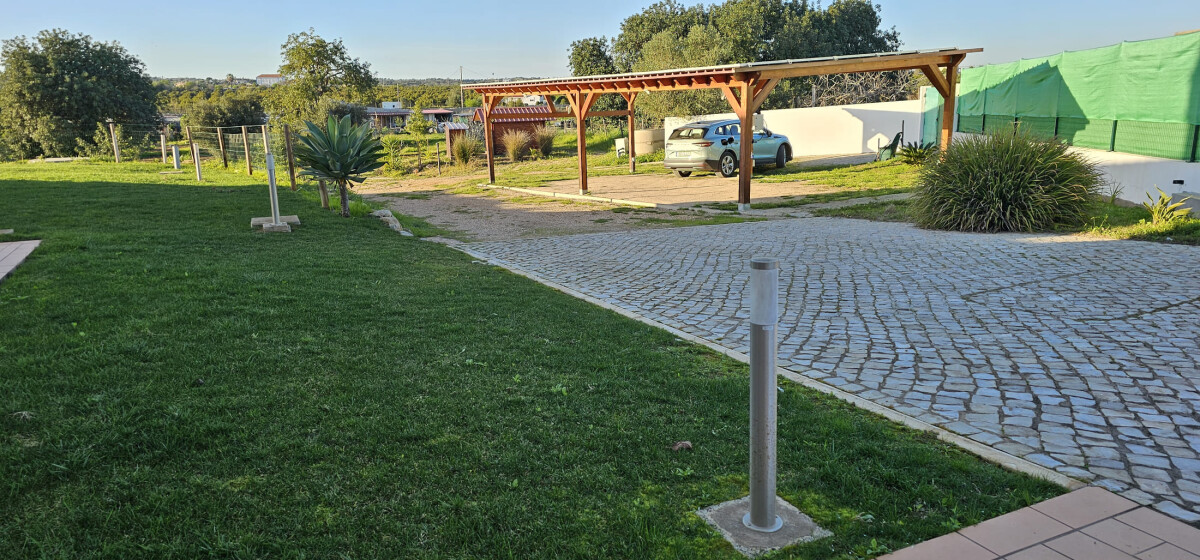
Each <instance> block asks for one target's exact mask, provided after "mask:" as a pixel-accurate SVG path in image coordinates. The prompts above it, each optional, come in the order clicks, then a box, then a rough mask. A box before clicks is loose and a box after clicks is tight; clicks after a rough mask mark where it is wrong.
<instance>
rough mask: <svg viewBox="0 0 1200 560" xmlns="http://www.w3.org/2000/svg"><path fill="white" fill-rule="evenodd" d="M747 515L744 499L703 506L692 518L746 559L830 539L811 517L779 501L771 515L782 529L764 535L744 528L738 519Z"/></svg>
mask: <svg viewBox="0 0 1200 560" xmlns="http://www.w3.org/2000/svg"><path fill="white" fill-rule="evenodd" d="M749 512H750V497H749V496H746V497H745V498H740V499H737V500H731V501H728V502H725V503H721V504H717V505H715V506H711V507H706V508H704V509H702V510H700V511H697V512H696V515H699V516H700V518H701V519H703V520H705V521H707V522H708V524H709V525H711V526H712V527H713V528H714V529H716V530H717V532H719V533H721V536H723V537H725V540H727V541H729V543H730V544H732V545H733V548H734V549H735V550H737V551H738V552H741V553H742V554H745V555H746V556H748V557H750V558H754V557H755V556H758V555H760V554H765V553H767V552H770V551H772V550H778V549H780V548H783V547H785V546H790V545H793V544H798V543H805V542H810V541H815V540H817V539H823V538H825V537H829V536H833V533H831V532H829V531H827V530H825V529H822V528H821V527H819V526H817V524H816V523H815V522H814V521H813V520H812V518H810V517H809V516H807V515H804V514H803V513H801V512H800V510H798V509H796V507H795V506H793V505H792V504H789V503H787V502H786V501H784V500H783V498H779V497H776V498H775V512H776V514H777V515H779V517H780V518H781V519H782V520H783V527H781V528H780V529H779V530H778V531H775V532H772V533H764V532H761V531H756V530H754V529H751V528H749V527H747V526H746V525H745V523H743V522H742V518H743V517H744V516H745V515H746V514H747V513H749Z"/></svg>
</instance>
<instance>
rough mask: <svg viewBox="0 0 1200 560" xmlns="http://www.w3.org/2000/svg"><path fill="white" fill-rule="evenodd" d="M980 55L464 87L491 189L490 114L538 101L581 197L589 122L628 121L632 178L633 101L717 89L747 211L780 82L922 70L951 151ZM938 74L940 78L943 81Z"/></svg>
mask: <svg viewBox="0 0 1200 560" xmlns="http://www.w3.org/2000/svg"><path fill="white" fill-rule="evenodd" d="M982 50H983V49H957V48H954V49H936V50H923V51H904V52H892V53H878V54H861V55H851V56H834V57H827V58H806V59H799V60H777V61H768V62H752V63H748V64H730V65H726V66H711V67H705V68H680V69H675V70H657V71H653V72H632V73H628V74H609V75H601V76H578V77H572V78H553V79H543V80H523V81H514V82H493V83H485V84H473V85H470V86H466V87H467V89H472V90H475V91H476V92H478V93H479V94H480V95H481V96H482V97H483V114H484V118H483V126H484V134H483V136H484V139H485V144H486V146H487V163H488V181H489V182H490V183H493V184H494V183H495V182H496V162H495V146H493V145H492V130H491V129H492V123H493V122H496V121H502V120H505V119H506V118H510V117H508V116H506V115H501V114H495V113H494V110H495V109H496V107H497V105H499V103H500V101H501V100H502V99H504V98H505V97H512V96H523V95H541V96H544V97H545V98H546V103H547V105H549V106H550V107H551V112H550V114H549V115H548V116H551V117H555V118H574V119H575V121H576V124H577V126H576V134H577V141H578V150H579V192H580V194H587V192H588V186H587V134H586V124H585V120H586V119H587V118H588V117H616V116H623V117H627V118H628V119H629V141H628V151H629V172H630V173H634V172H635V171H636V170H637V163H636V161H635V160H636V157H637V154H636V153H634V148H633V146H634V138H633V134H634V133H633V131H634V128H635V127H634V123H633V108H634V102H635V101H636V100H637V96H638V94H640V93H642V92H651V91H681V90H698V89H719V90H721V92H722V93H724V94H725V99H726V100H727V101H729V105H730V107H732V108H733V112H734V113H735V114H736V115H737V116H738V118H739V119H740V120H741V127H740V132H741V142H740V153H739V155H738V205H739V207H740V208H746V207H748V205H749V204H750V179H751V174H752V170H753V167H754V160H753V157H752V153H753V152H752V148H753V146H752V145H751V144H752V141H753V130H754V113H755V112H756V111H758V109H759V107H761V106H762V104H763V102H764V101H766V99H767V95H769V94H770V93H771V91H772V90H774V89H775V86H777V85H779V81H780V80H782V79H784V78H799V77H803V76H821V75H826V74H852V73H858V72H885V71H891V70H920V71H921V72H922V73H924V74H925V76H926V77H928V78H929V81H930V82H932V83H933V87H934V88H936V89H937V91H938V93H940V94H941V95H942V98H943V99H944V100H945V103H944V104H943V107H942V131H941V145H942V146H943V147H945V146H946V145H948V144H949V143H950V136H951V133H952V130H953V126H954V96H955V87H956V83H957V82H958V66H959V64H961V63H962V61H963V59H964V58H966V56H967V54H970V53H975V52H980V51H982ZM943 70H944V72H945V73H943ZM607 94H616V95H620V96H621V97H623V98H624V99H625V109H624V110H620V111H592V107H593V106H594V105H595V104H596V100H597V99H599V98H600V96H601V95H607ZM558 96H562V97H565V98H566V99H567V102H568V103H569V104H570V108H571V111H570V112H569V113H566V112H558V111H556V110H555V109H554V98H555V97H558Z"/></svg>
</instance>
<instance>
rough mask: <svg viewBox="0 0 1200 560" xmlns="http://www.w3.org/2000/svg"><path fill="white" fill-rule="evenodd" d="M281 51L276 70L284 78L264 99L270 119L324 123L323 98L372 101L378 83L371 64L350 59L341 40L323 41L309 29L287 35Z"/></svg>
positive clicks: (358, 101) (342, 100)
mask: <svg viewBox="0 0 1200 560" xmlns="http://www.w3.org/2000/svg"><path fill="white" fill-rule="evenodd" d="M281 54H282V55H283V65H281V66H280V67H279V73H280V74H282V75H283V77H284V79H285V81H284V83H282V84H279V85H276V86H274V87H272V88H271V89H270V90H269V91H268V94H267V98H266V102H267V109H268V112H269V113H271V116H272V118H276V119H279V120H282V121H284V122H290V123H293V124H299V123H300V122H302V121H306V120H307V121H316V122H325V120H326V117H327V116H328V115H327V114H326V113H320V111H321V109H322V106H323V105H324V106H327V103H322V101H323V100H325V101H326V102H327V101H328V100H334V101H341V102H349V103H362V102H369V101H371V100H372V97H373V93H374V88H375V86H376V85H378V82H377V80H376V79H375V76H374V74H372V73H371V65H370V64H368V63H366V62H363V61H361V60H359V59H357V58H351V57H350V55H349V53H348V52H347V50H346V46H345V45H344V44H343V43H342V40H341V39H336V40H333V41H329V40H326V39H324V38H322V37H321V36H320V35H317V33H316V31H314V30H313V29H312V28H309V30H308V31H302V32H300V33H293V34H291V35H288V38H287V41H284V43H283V45H282V46H281Z"/></svg>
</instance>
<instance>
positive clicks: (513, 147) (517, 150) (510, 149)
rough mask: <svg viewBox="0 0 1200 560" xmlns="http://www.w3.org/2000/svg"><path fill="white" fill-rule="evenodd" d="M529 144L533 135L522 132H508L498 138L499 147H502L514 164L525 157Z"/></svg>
mask: <svg viewBox="0 0 1200 560" xmlns="http://www.w3.org/2000/svg"><path fill="white" fill-rule="evenodd" d="M530 142H533V135H532V134H529V133H528V132H526V131H524V130H508V131H505V132H504V134H502V135H501V136H500V145H501V146H504V153H506V154H508V158H509V159H511V160H512V161H514V162H515V161H518V160H520V159H521V156H523V155H525V152H526V151H528V150H529V143H530Z"/></svg>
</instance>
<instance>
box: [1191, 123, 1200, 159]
mask: <svg viewBox="0 0 1200 560" xmlns="http://www.w3.org/2000/svg"><path fill="white" fill-rule="evenodd" d="M1197 144H1200V124H1197V125H1196V126H1195V127H1193V128H1192V159H1191V160H1189V161H1191V162H1192V163H1195V162H1196V155H1197V153H1200V152H1198V151H1197V149H1196V145H1197Z"/></svg>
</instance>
